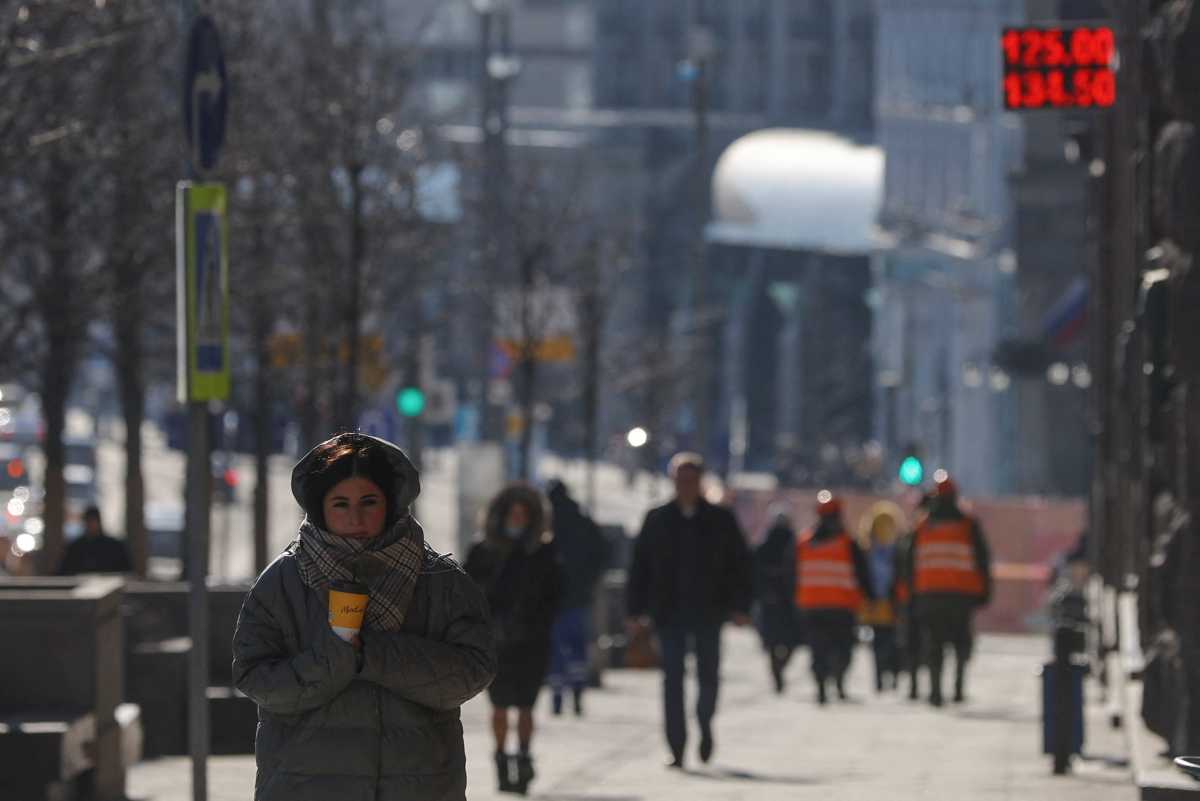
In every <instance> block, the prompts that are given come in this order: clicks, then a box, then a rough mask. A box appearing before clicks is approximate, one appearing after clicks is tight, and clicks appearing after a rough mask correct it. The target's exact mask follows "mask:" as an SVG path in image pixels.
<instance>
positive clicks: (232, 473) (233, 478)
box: [221, 467, 238, 489]
mask: <svg viewBox="0 0 1200 801" xmlns="http://www.w3.org/2000/svg"><path fill="white" fill-rule="evenodd" d="M221 480H223V481H224V482H225V486H227V487H229V488H230V489H233V488H234V487H236V486H237V483H238V474H237V471H236V470H234V469H233V468H232V467H229V468H226V470H225V472H224V473H222V474H221Z"/></svg>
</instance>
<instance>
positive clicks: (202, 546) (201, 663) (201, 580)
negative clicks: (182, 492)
mask: <svg viewBox="0 0 1200 801" xmlns="http://www.w3.org/2000/svg"><path fill="white" fill-rule="evenodd" d="M181 2H182V11H183V14H182V23H183V24H182V29H183V39H184V42H185V46H184V52H185V53H186V48H187V45H186V42H187V41H188V39H189V37H190V35H191V28H192V24H193V22H194V21H195V19H196V17H197V15H198V14H199V12H200V8H199V4H198V3H197V1H196V0H181ZM188 100H189V102H192V101H193V100H194V98H189V99H188ZM198 122H199V114H198V113H196V111H195V109H194V108H193V113H192V124H193V125H198ZM192 142H193V149H192V150H190V152H189V155H190V156H191V159H190V160H189V163H188V164H187V165H186V174H187V176H188V178H189V179H190V180H197V179H198V178H199V177H200V176H199V175H198V170H199V167H200V159H199V157H198V155H197V154H198V151H199V136H198V135H197V134H196V132H195V131H193V138H192ZM180 235H182V232H180ZM185 250H186V244H185V245H181V246H180V248H179V251H180V252H181V253H182V254H183V258H184V259H185V260H186V258H187V254H186V252H185ZM184 264H185V268H186V261H185V262H184ZM184 272H185V274H186V269H185V271H184ZM179 289H180V291H183V290H185V289H186V282H185V285H184V286H181V287H180V288H179ZM185 300H186V298H185ZM186 328H187V327H186V325H185V326H183V329H184V330H182V331H180V333H179V335H180V336H186ZM187 345H188V347H190V345H191V343H187ZM184 356H185V357H187V348H185V349H184ZM188 373H190V371H189V370H187V369H186V362H185V365H184V374H185V375H187V374H188ZM189 395H190V387H189ZM188 424H189V432H188V433H189V436H188V459H187V488H186V493H187V500H186V508H187V518H188V519H187V538H188V551H187V580H188V628H189V633H190V636H191V640H192V647H191V651H190V652H189V655H188V656H189V659H188V750H189V752H190V753H191V757H192V801H208V599H207V589H208V588H207V584H206V578H205V577H206V576H207V574H208V523H209V502H210V501H211V497H212V496H211V491H210V487H209V484H210V482H211V479H212V470H211V468H210V466H209V455H208V448H209V444H208V408H207V405H206V404H204V403H201V402H197V401H194V400H190V397H189V400H188Z"/></svg>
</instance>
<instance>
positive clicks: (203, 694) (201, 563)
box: [187, 401, 212, 801]
mask: <svg viewBox="0 0 1200 801" xmlns="http://www.w3.org/2000/svg"><path fill="white" fill-rule="evenodd" d="M188 418H189V420H190V424H191V431H190V437H189V438H188V465H187V476H188V481H187V484H188V486H187V494H188V499H187V510H188V525H187V532H188V576H187V578H188V621H189V628H190V633H191V638H192V649H191V653H190V657H191V658H190V661H189V664H188V749H189V750H190V751H191V755H192V799H193V801H207V799H208V603H207V594H208V593H207V589H208V587H207V584H206V576H207V574H208V564H207V562H208V558H207V557H208V553H207V551H208V548H207V547H206V546H207V544H208V522H209V520H208V518H209V503H208V502H209V499H210V492H209V484H210V482H211V478H212V476H211V471H210V470H209V468H208V409H207V407H206V405H205V404H203V403H197V402H195V401H193V402H191V403H189V404H188Z"/></svg>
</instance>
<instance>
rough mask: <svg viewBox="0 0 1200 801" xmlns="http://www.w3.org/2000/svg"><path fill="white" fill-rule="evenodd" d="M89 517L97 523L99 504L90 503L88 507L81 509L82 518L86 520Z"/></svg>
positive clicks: (98, 520)
mask: <svg viewBox="0 0 1200 801" xmlns="http://www.w3.org/2000/svg"><path fill="white" fill-rule="evenodd" d="M89 518H91V519H92V520H95V521H96V522H97V523H99V522H100V507H99V506H96V505H95V504H92V505H91V506H89V507H88V508H86V509H84V510H83V519H84V520H87V519H89Z"/></svg>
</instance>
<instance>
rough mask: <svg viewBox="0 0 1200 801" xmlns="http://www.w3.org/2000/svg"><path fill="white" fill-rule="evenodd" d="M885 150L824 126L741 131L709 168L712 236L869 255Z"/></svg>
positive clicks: (739, 242) (764, 245)
mask: <svg viewBox="0 0 1200 801" xmlns="http://www.w3.org/2000/svg"><path fill="white" fill-rule="evenodd" d="M883 159H884V157H883V151H882V150H881V149H880V148H878V147H871V146H865V145H860V144H857V143H855V142H852V141H850V140H849V139H845V138H843V137H840V136H836V135H834V134H831V133H825V132H823V131H808V130H798V129H788V128H768V129H765V130H762V131H755V132H754V133H752V134H747V135H746V136H743V137H742V138H741V139H738V140H737V141H736V142H734V143H733V144H732V145H730V146H729V147H728V148H727V149H726V150H725V152H724V153H723V154H722V155H721V158H720V160H719V161H718V162H717V167H716V170H715V171H714V172H713V180H712V193H713V204H712V205H713V220H712V222H710V223H709V225H708V227H707V231H706V236H707V238H708V241H709V242H712V243H717V244H726V245H741V246H745V247H758V248H771V249H777V250H808V251H814V252H818V253H830V254H836V255H845V256H853V255H866V254H868V253H870V252H871V251H872V250H873V249H874V243H875V234H874V230H875V221H876V218H877V217H878V215H879V209H880V206H881V204H882V202H883V163H884V162H883Z"/></svg>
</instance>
